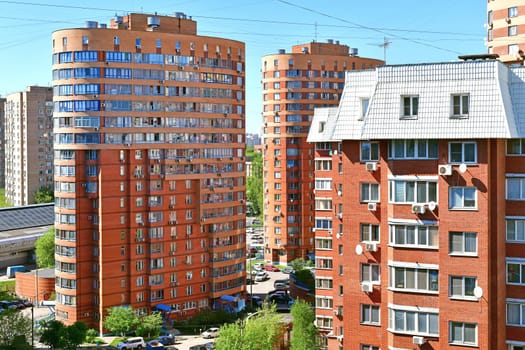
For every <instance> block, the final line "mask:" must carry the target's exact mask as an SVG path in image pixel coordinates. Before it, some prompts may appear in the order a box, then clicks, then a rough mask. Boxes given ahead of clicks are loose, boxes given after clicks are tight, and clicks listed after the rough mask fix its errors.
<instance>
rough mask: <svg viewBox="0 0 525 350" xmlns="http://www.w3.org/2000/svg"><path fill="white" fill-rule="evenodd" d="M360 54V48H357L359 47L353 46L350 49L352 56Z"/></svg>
mask: <svg viewBox="0 0 525 350" xmlns="http://www.w3.org/2000/svg"><path fill="white" fill-rule="evenodd" d="M358 55H359V50H358V49H357V47H352V48H351V49H350V56H358Z"/></svg>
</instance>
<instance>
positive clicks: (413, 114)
mask: <svg viewBox="0 0 525 350" xmlns="http://www.w3.org/2000/svg"><path fill="white" fill-rule="evenodd" d="M401 99H402V105H403V110H402V111H401V118H402V119H417V114H418V109H419V96H402V98H401Z"/></svg>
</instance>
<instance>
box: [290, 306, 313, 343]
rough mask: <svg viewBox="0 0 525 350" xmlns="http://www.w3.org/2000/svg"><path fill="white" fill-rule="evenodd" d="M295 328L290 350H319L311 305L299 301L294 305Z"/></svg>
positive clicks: (292, 311)
mask: <svg viewBox="0 0 525 350" xmlns="http://www.w3.org/2000/svg"><path fill="white" fill-rule="evenodd" d="M291 313H292V316H293V328H292V339H291V347H290V350H317V349H319V345H318V344H317V341H316V338H317V329H316V328H315V325H314V320H315V314H314V311H313V310H312V309H311V308H310V304H308V303H307V302H304V301H302V300H297V301H296V302H295V303H294V304H293V305H292V310H291Z"/></svg>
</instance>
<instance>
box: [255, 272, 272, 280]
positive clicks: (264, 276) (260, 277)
mask: <svg viewBox="0 0 525 350" xmlns="http://www.w3.org/2000/svg"><path fill="white" fill-rule="evenodd" d="M269 278H270V276H268V273H267V272H266V271H261V272H257V274H256V275H255V282H262V281H266V280H267V279H269Z"/></svg>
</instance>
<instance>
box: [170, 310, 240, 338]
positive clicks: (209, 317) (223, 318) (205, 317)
mask: <svg viewBox="0 0 525 350" xmlns="http://www.w3.org/2000/svg"><path fill="white" fill-rule="evenodd" d="M235 319H236V315H234V314H232V313H231V312H228V311H226V310H215V311H212V310H203V311H201V312H199V313H198V314H196V315H195V316H194V317H192V318H190V319H188V320H185V321H181V322H175V324H174V325H173V326H174V327H175V328H177V329H178V330H180V331H181V332H183V333H194V334H197V333H199V331H200V330H201V329H202V330H205V329H208V328H210V327H213V326H217V325H220V324H224V323H230V322H234V321H235Z"/></svg>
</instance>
